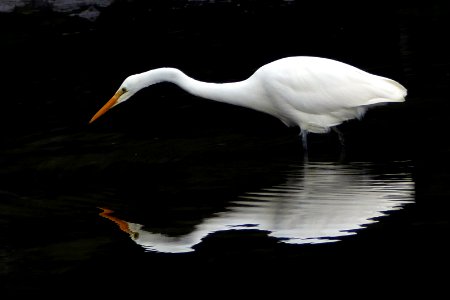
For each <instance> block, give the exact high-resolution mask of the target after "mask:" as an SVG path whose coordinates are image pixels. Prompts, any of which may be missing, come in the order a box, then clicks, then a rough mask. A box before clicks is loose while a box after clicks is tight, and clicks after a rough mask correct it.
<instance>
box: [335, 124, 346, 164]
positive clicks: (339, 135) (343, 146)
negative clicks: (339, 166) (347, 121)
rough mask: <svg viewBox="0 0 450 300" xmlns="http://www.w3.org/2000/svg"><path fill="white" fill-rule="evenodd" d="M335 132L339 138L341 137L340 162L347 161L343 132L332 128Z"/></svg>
mask: <svg viewBox="0 0 450 300" xmlns="http://www.w3.org/2000/svg"><path fill="white" fill-rule="evenodd" d="M332 129H333V131H334V132H336V133H337V135H338V137H339V142H341V153H340V155H339V160H340V161H341V162H343V161H344V159H345V140H344V134H343V133H342V131H340V130H339V129H337V128H336V127H332Z"/></svg>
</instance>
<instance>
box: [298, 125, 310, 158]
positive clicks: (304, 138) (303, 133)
mask: <svg viewBox="0 0 450 300" xmlns="http://www.w3.org/2000/svg"><path fill="white" fill-rule="evenodd" d="M300 135H301V136H302V145H303V151H304V154H305V156H307V155H308V138H307V135H308V131H306V130H302V131H301V132H300Z"/></svg>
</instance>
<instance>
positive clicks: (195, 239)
mask: <svg viewBox="0 0 450 300" xmlns="http://www.w3.org/2000/svg"><path fill="white" fill-rule="evenodd" d="M382 170H383V171H379V170H378V171H377V168H374V166H373V165H372V164H369V163H352V164H345V165H343V164H335V163H324V162H313V163H312V162H309V163H304V164H302V165H297V166H291V167H290V170H289V171H287V172H286V174H285V176H286V181H285V182H284V183H282V184H279V185H275V186H271V187H267V188H263V189H261V190H259V191H254V192H247V193H245V194H243V195H241V196H240V197H238V198H237V199H236V200H234V201H231V202H230V203H229V204H228V206H227V207H226V209H225V211H223V212H219V213H216V214H213V215H211V216H210V217H209V218H206V219H204V220H203V221H202V222H201V223H200V224H198V225H196V226H195V228H194V229H193V230H192V231H191V232H190V233H189V234H185V235H183V236H176V237H175V236H169V235H165V234H161V233H158V232H149V231H147V230H144V225H142V224H136V223H132V222H127V221H124V220H121V219H118V218H117V217H115V216H114V215H113V212H112V211H110V210H108V209H104V208H103V211H102V213H101V214H100V215H101V216H103V217H105V218H108V219H110V220H112V221H113V222H115V223H116V224H117V225H119V228H120V229H121V230H122V231H124V232H127V233H128V234H129V235H130V237H131V238H132V239H133V240H134V241H135V242H136V243H137V244H139V245H141V246H142V247H144V248H145V249H146V250H148V251H157V252H168V253H181V252H189V251H193V250H194V246H195V245H197V244H199V243H201V242H202V239H204V238H205V237H206V236H208V235H210V234H212V233H214V232H218V231H226V230H241V229H255V230H263V231H267V232H269V235H270V236H272V237H275V238H278V239H280V241H282V242H285V243H293V244H304V243H309V244H311V243H324V242H335V241H339V238H340V237H342V236H346V235H352V234H356V233H357V232H358V230H360V229H362V228H364V227H365V226H367V225H368V224H370V223H373V222H377V221H379V217H382V216H385V215H386V214H387V213H388V212H389V211H393V210H398V209H401V208H402V207H403V205H404V204H406V203H411V202H413V201H414V182H413V180H412V176H411V174H410V172H409V170H408V168H407V167H404V166H403V167H401V168H399V170H396V171H392V169H389V170H386V169H383V168H382Z"/></svg>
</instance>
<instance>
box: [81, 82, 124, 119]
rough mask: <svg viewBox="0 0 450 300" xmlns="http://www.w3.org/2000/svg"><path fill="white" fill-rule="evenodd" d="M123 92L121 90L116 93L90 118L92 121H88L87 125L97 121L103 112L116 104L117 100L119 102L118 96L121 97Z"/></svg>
mask: <svg viewBox="0 0 450 300" xmlns="http://www.w3.org/2000/svg"><path fill="white" fill-rule="evenodd" d="M122 94H123V92H122V90H119V91H117V93H115V94H114V96H112V98H111V99H110V100H109V101H108V102H106V104H105V105H103V107H102V108H100V110H99V111H98V112H97V113H96V114H95V115H94V116H93V117H92V119H91V120H90V121H89V124H90V123H92V122H94V121H95V120H97V119H98V118H99V117H100V116H101V115H103V114H104V113H105V112H107V111H108V110H109V109H110V108H111V107H113V106H114V105H116V104H117V100H119V98H120V96H122Z"/></svg>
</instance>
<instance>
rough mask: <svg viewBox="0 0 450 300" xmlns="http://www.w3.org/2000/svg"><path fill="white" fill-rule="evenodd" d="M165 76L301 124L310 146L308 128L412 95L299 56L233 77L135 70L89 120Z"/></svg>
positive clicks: (323, 128) (193, 90) (322, 127)
mask: <svg viewBox="0 0 450 300" xmlns="http://www.w3.org/2000/svg"><path fill="white" fill-rule="evenodd" d="M160 82H171V83H174V84H176V85H178V86H179V87H180V88H182V89H183V90H185V91H186V92H188V93H190V94H193V95H196V96H198V97H202V98H206V99H211V100H214V101H219V102H224V103H229V104H234V105H239V106H243V107H247V108H252V109H255V110H257V111H261V112H264V113H267V114H270V115H272V116H275V117H277V118H279V119H280V120H281V121H282V122H283V123H284V124H286V125H287V126H299V127H300V133H301V136H302V140H303V147H304V148H305V150H306V148H307V133H308V132H313V133H326V132H328V131H329V130H330V128H333V129H336V126H337V125H339V124H341V123H342V122H344V121H347V120H350V119H354V118H362V116H363V115H364V113H365V112H366V110H367V109H368V108H369V107H371V106H373V105H376V104H380V103H385V102H403V101H405V96H406V89H405V88H404V87H403V86H402V85H401V84H399V83H398V82H396V81H394V80H391V79H389V78H385V77H381V76H377V75H373V74H370V73H367V72H365V71H363V70H360V69H358V68H356V67H353V66H350V65H348V64H345V63H342V62H339V61H335V60H332V59H327V58H320V57H309V56H296V57H286V58H282V59H279V60H276V61H273V62H271V63H268V64H266V65H264V66H262V67H260V68H259V69H258V70H256V72H255V73H253V75H251V76H250V77H249V78H247V79H245V80H243V81H239V82H231V83H208V82H202V81H198V80H195V79H193V78H190V77H189V76H187V75H186V74H184V73H183V72H181V71H180V70H178V69H175V68H158V69H153V70H150V71H147V72H144V73H140V74H134V75H131V76H129V77H128V78H126V79H125V81H124V82H123V83H122V85H121V86H120V87H119V89H118V90H117V92H116V93H115V94H114V96H113V97H112V98H111V99H110V100H109V101H108V102H107V103H106V104H105V105H104V106H103V107H102V108H101V109H100V110H99V111H98V112H97V113H96V114H95V115H94V116H93V117H92V119H91V120H90V122H89V123H92V122H93V121H95V120H96V119H97V118H98V117H100V116H101V115H103V114H104V113H105V112H106V111H108V110H109V109H110V108H112V107H114V106H116V105H117V104H120V103H122V102H124V101H126V100H128V99H129V98H130V97H131V96H133V95H134V94H135V93H136V92H138V91H139V90H141V89H142V88H145V87H148V86H150V85H153V84H156V83H160ZM336 132H338V134H339V137H340V139H341V142H342V136H341V134H340V132H339V131H338V130H336Z"/></svg>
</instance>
